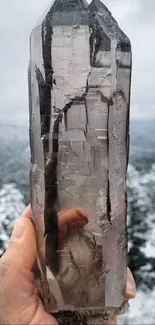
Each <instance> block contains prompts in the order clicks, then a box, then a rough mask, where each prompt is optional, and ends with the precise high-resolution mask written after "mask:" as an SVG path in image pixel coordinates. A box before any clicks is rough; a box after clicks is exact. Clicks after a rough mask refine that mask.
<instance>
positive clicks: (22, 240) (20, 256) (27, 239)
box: [1, 208, 37, 270]
mask: <svg viewBox="0 0 155 325" xmlns="http://www.w3.org/2000/svg"><path fill="white" fill-rule="evenodd" d="M24 214H25V216H27V217H29V216H30V208H28V209H27V210H26V212H24ZM36 256H37V248H36V240H35V233H34V228H33V225H32V223H31V221H30V220H29V219H28V218H26V217H22V218H19V219H17V221H16V223H15V226H14V230H13V233H12V236H11V240H10V244H9V247H8V249H7V251H6V252H5V254H4V255H3V257H2V258H1V263H4V264H5V265H8V266H12V267H16V268H17V267H20V266H22V267H25V268H26V269H27V270H32V268H33V266H34V263H35V261H36Z"/></svg>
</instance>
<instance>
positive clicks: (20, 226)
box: [11, 218, 25, 240]
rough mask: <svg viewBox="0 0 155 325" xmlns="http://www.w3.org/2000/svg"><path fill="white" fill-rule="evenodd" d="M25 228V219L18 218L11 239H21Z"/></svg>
mask: <svg viewBox="0 0 155 325" xmlns="http://www.w3.org/2000/svg"><path fill="white" fill-rule="evenodd" d="M24 228H25V223H24V222H23V219H21V218H20V219H17V221H16V223H15V226H14V229H13V233H12V236H11V240H19V239H21V238H22V236H23V233H24Z"/></svg>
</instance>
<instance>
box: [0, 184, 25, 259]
mask: <svg viewBox="0 0 155 325" xmlns="http://www.w3.org/2000/svg"><path fill="white" fill-rule="evenodd" d="M24 209H25V205H24V203H23V195H22V194H21V192H20V191H19V190H18V189H17V188H16V185H15V184H14V183H12V184H5V185H4V186H3V188H2V189H1V190H0V255H2V253H3V251H4V250H5V249H6V248H7V246H8V242H9V238H10V234H11V232H12V229H13V225H14V222H15V220H16V218H18V217H19V216H20V214H21V213H22V212H23V210H24ZM1 245H2V246H1Z"/></svg>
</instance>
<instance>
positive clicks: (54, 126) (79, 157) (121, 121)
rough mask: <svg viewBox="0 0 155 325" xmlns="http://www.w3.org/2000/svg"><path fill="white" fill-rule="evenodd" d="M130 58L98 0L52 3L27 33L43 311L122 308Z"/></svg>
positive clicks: (122, 38)
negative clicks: (28, 33)
mask: <svg viewBox="0 0 155 325" xmlns="http://www.w3.org/2000/svg"><path fill="white" fill-rule="evenodd" d="M131 59H132V58H131V45H130V41H129V39H128V38H127V36H126V35H125V34H124V33H123V32H122V31H121V29H120V28H119V26H118V24H117V22H116V21H115V19H114V18H113V17H112V15H111V13H110V12H109V10H108V9H107V8H106V7H105V5H104V4H103V3H102V2H101V1H99V0H93V1H92V2H91V4H89V5H88V4H87V2H86V1H85V0H55V1H54V2H53V4H52V5H51V6H50V8H49V9H48V11H47V12H46V13H45V14H44V17H43V18H42V19H41V21H40V22H39V23H38V24H37V25H36V27H35V28H34V29H33V31H32V33H31V38H30V63H29V98H30V145H31V204H32V210H33V219H34V225H35V229H36V237H37V243H38V273H37V275H38V281H39V285H40V290H41V294H42V298H43V300H44V304H45V307H46V309H47V310H48V311H49V312H55V313H57V312H60V314H61V313H64V314H63V315H66V314H65V313H67V315H68V316H67V317H69V313H72V312H75V313H76V316H77V317H78V313H81V314H80V315H84V314H86V313H90V315H93V313H94V311H96V312H97V311H98V313H99V315H101V314H102V313H104V315H105V313H107V314H106V315H108V313H112V312H114V313H117V312H119V311H120V309H121V307H122V306H123V304H124V292H125V287H126V267H127V258H126V255H127V236H126V206H127V204H126V184H125V180H126V170H127V163H128V148H129V107H130V83H131ZM91 313H92V314H91ZM60 314H59V315H60ZM81 317H82V316H81ZM83 317H84V316H83ZM92 317H93V316H92ZM99 317H100V316H99ZM106 317H108V316H106ZM92 319H94V318H92ZM102 321H103V320H102ZM90 323H91V322H90ZM65 324H68V323H65ZM80 324H82V321H80ZM84 324H85V323H84ZM93 324H95V321H94V322H93Z"/></svg>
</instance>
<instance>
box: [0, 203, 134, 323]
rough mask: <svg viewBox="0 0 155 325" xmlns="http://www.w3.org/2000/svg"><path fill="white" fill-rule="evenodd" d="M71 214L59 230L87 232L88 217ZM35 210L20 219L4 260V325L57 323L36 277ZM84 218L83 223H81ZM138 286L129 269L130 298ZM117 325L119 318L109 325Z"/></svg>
mask: <svg viewBox="0 0 155 325" xmlns="http://www.w3.org/2000/svg"><path fill="white" fill-rule="evenodd" d="M76 212H77V211H76V210H70V211H69V213H64V214H61V215H60V216H59V227H60V228H61V227H64V226H65V225H69V226H70V227H74V228H75V227H77V228H79V227H80V228H83V227H84V226H85V225H86V223H87V222H88V220H87V217H86V215H85V214H84V213H83V214H82V213H81V214H80V215H79V213H76ZM31 216H32V211H31V207H30V206H29V207H27V208H26V210H25V211H24V213H23V214H22V216H21V217H20V218H19V219H17V221H16V223H15V227H14V230H13V233H12V236H11V240H10V244H9V247H8V249H7V251H6V252H5V254H4V255H3V256H2V258H1V259H0V324H10V325H13V324H17V325H18V324H20V325H21V324H23V325H25V324H31V325H34V324H38V325H39V324H45V325H46V324H49V325H57V324H58V323H57V321H56V320H55V318H54V317H53V316H51V315H49V314H48V313H47V312H46V311H45V310H44V307H43V304H42V301H41V299H40V297H39V292H38V289H37V286H36V283H35V279H34V275H33V267H34V265H35V262H36V257H37V247H36V239H35V232H34V228H33V225H32V222H31ZM79 216H80V219H79ZM135 294H136V286H135V282H134V279H133V276H132V274H131V272H130V270H129V269H128V277H127V287H126V295H125V297H126V298H127V299H131V298H134V296H135ZM109 324H111V325H113V324H117V318H116V317H113V318H111V319H110V320H109V323H108V325H109Z"/></svg>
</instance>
